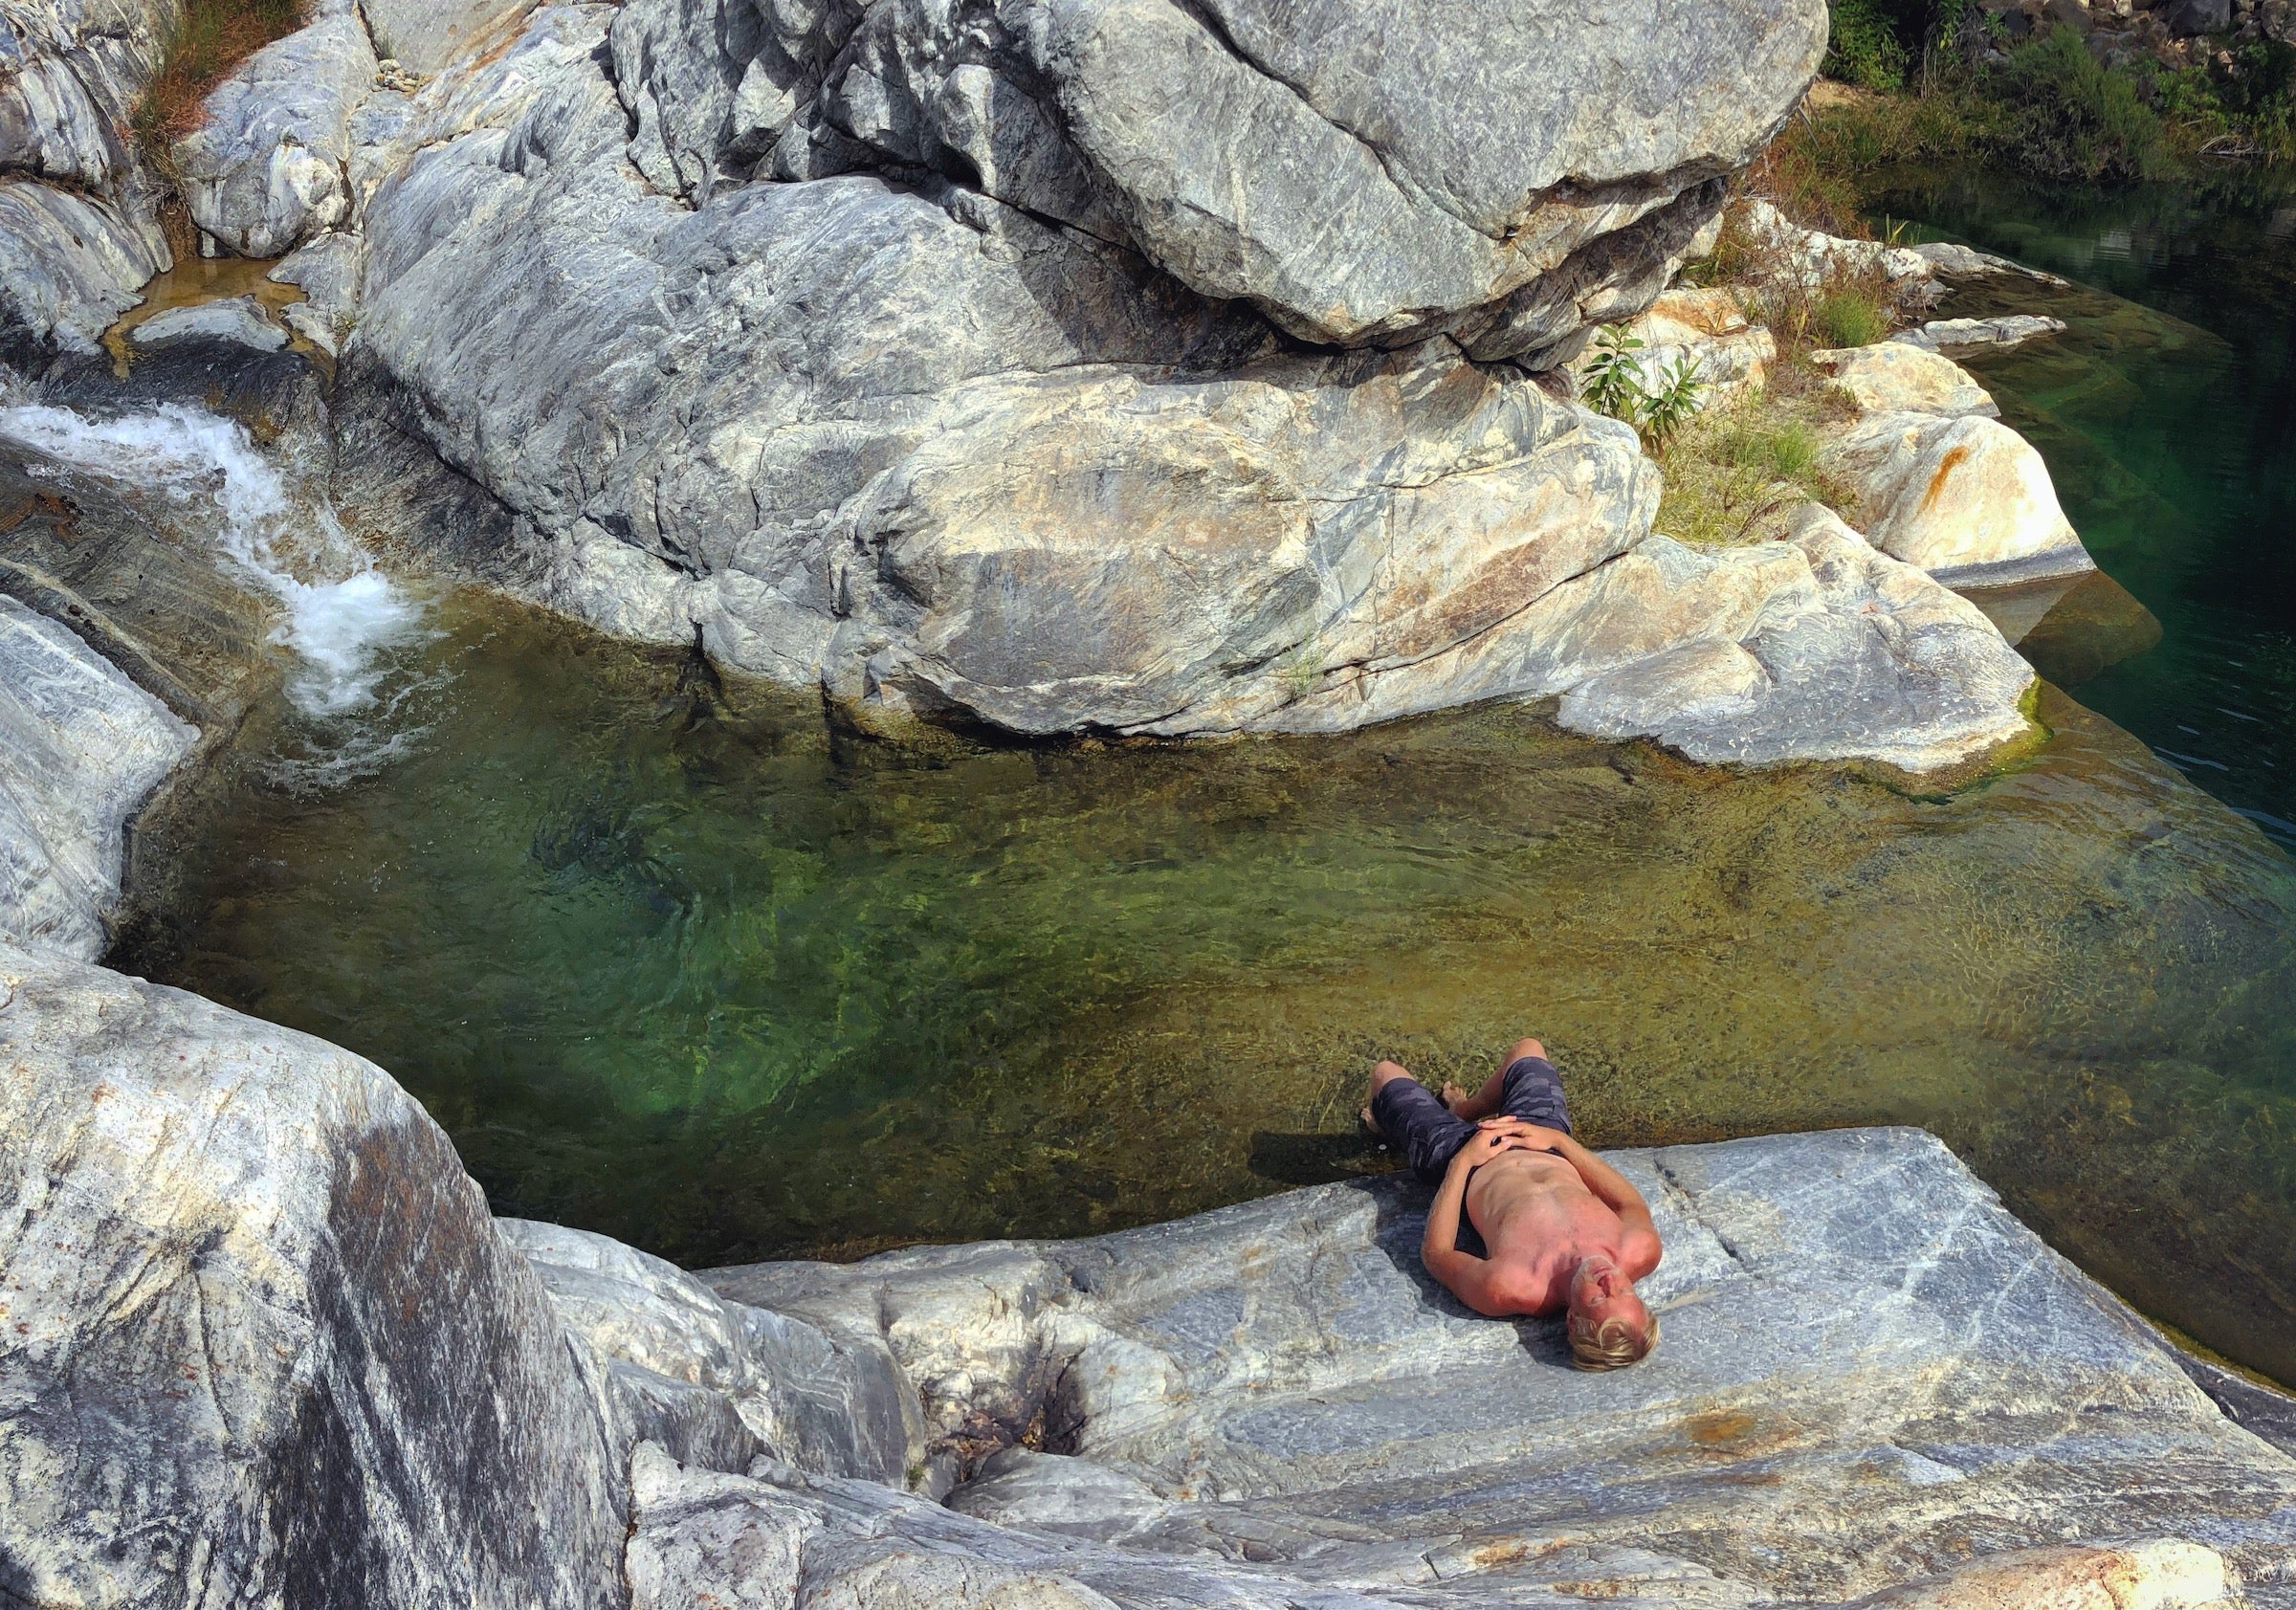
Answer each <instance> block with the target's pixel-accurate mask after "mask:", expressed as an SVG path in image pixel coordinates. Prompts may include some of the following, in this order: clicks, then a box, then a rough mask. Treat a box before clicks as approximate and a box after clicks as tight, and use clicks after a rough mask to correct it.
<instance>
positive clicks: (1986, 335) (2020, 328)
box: [1889, 280, 2064, 352]
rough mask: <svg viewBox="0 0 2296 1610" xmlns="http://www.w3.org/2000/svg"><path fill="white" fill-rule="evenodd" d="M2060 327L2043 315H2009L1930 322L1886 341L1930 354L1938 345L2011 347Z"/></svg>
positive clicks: (2060, 325)
mask: <svg viewBox="0 0 2296 1610" xmlns="http://www.w3.org/2000/svg"><path fill="white" fill-rule="evenodd" d="M2056 283H2059V284H2063V283H2064V281H2062V280H2059V281H2057V282H2056ZM2063 329H2064V320H2062V319H2051V318H2049V317H2048V316H2046V315H2045V314H2039V313H2010V314H2003V315H2002V316H2000V317H1999V318H1998V319H1932V320H1930V321H1929V322H1928V323H1926V324H1923V325H1920V326H1919V327H1917V328H1915V329H1911V330H1901V331H1899V332H1898V333H1897V334H1896V335H1894V336H1891V337H1890V338H1889V339H1890V340H1891V341H1892V342H1899V343H1902V344H1904V345H1907V346H1916V347H1927V348H1928V349H1929V350H1931V351H1932V352H1934V351H1936V350H1937V349H1938V348H1939V347H1941V346H2015V345H2017V344H2018V343H2019V342H2028V341H2031V340H2032V339H2033V338H2034V337H2036V336H2053V335H2056V334H2057V333H2058V332H2059V331H2061V330H2063Z"/></svg>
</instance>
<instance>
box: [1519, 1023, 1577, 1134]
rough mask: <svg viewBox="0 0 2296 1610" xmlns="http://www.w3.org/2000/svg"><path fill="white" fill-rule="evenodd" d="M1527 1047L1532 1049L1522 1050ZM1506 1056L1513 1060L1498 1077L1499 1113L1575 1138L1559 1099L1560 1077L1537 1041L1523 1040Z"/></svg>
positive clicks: (1564, 1105) (1569, 1113)
mask: <svg viewBox="0 0 2296 1610" xmlns="http://www.w3.org/2000/svg"><path fill="white" fill-rule="evenodd" d="M1526 1046H1528V1047H1531V1048H1532V1049H1529V1050H1525V1049H1524V1047H1526ZM1508 1054H1509V1056H1510V1057H1511V1058H1512V1060H1511V1061H1510V1062H1509V1063H1508V1064H1507V1067H1506V1069H1505V1070H1503V1071H1502V1072H1501V1073H1500V1074H1499V1111H1500V1112H1502V1113H1504V1114H1507V1115H1508V1116H1509V1117H1511V1118H1520V1119H1522V1120H1523V1121H1524V1122H1525V1123H1531V1124H1544V1125H1545V1126H1546V1127H1547V1128H1549V1129H1558V1130H1560V1131H1562V1133H1563V1134H1565V1135H1576V1134H1578V1131H1577V1130H1575V1129H1573V1128H1572V1127H1571V1109H1570V1107H1569V1105H1568V1104H1567V1103H1566V1102H1565V1101H1564V1100H1563V1098H1562V1075H1561V1074H1560V1073H1558V1072H1556V1070H1555V1065H1554V1064H1553V1063H1551V1062H1549V1061H1548V1060H1547V1049H1546V1048H1545V1047H1544V1046H1541V1045H1539V1043H1538V1042H1537V1041H1536V1040H1523V1041H1519V1042H1517V1044H1516V1045H1515V1048H1514V1049H1513V1050H1512V1051H1511V1052H1509V1053H1508Z"/></svg>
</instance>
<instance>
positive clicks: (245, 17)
mask: <svg viewBox="0 0 2296 1610" xmlns="http://www.w3.org/2000/svg"><path fill="white" fill-rule="evenodd" d="M300 26H302V8H301V5H300V0H186V4H185V6H184V9H183V13H182V15H181V16H180V17H179V18H178V19H177V21H176V26H175V31H174V33H171V34H169V35H168V38H167V43H166V48H165V50H164V51H163V53H162V55H161V57H160V70H159V72H158V73H156V74H154V75H153V76H152V80H151V83H150V84H149V86H148V87H146V88H145V90H144V99H142V100H141V101H139V102H138V103H137V105H136V110H135V113H134V115H133V117H132V118H131V120H130V124H131V128H132V131H133V133H134V135H135V138H136V142H137V143H138V144H139V145H141V146H142V147H143V150H144V156H145V158H146V159H147V160H149V162H150V163H151V165H152V166H153V167H155V168H156V169H158V171H159V172H160V173H161V174H163V175H167V176H171V175H172V172H173V168H172V165H171V164H170V162H169V160H168V155H167V152H168V147H170V146H172V145H173V144H174V143H176V142H177V141H178V140H181V139H182V138H183V137H184V136H185V135H187V134H189V133H190V132H191V131H192V130H194V129H196V128H197V127H199V124H200V121H201V118H202V117H203V116H204V112H203V107H204V105H205V102H206V100H207V99H208V93H209V92H210V90H212V89H214V87H215V86H216V85H217V84H219V83H221V82H222V81H223V79H224V77H225V75H227V74H229V73H230V72H231V71H232V68H234V67H236V66H238V65H239V63H241V62H242V61H245V60H246V59H247V58H248V57H249V56H250V55H254V53H255V52H256V51H259V50H261V49H262V48H263V47H264V46H265V45H268V44H270V43H271V42H272V41H273V40H274V39H281V38H284V37H286V36H287V35H288V34H290V33H294V32H295V31H296V30H297V29H298V28H299V27H300Z"/></svg>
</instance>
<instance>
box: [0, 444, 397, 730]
mask: <svg viewBox="0 0 2296 1610" xmlns="http://www.w3.org/2000/svg"><path fill="white" fill-rule="evenodd" d="M0 434H4V435H7V436H12V437H14V438H15V439H16V440H18V441H20V442H23V443H24V444H26V445H27V446H30V447H33V448H36V449H37V450H39V451H40V452H44V453H46V454H48V455H49V456H50V457H51V458H53V459H55V460H57V461H58V462H61V463H64V464H68V465H70V466H71V467H72V468H73V469H75V470H78V471H82V472H85V473H87V474H94V475H99V476H101V477H103V478H105V479H107V480H109V481H112V482H114V483H116V484H118V485H120V486H121V487H122V488H123V489H125V490H127V491H129V492H131V493H137V494H143V495H145V496H157V497H158V498H160V499H161V500H163V501H164V503H166V505H168V506H169V507H170V508H171V509H172V510H175V511H180V512H181V513H182V515H184V516H188V519H185V520H183V521H181V522H180V523H182V524H184V525H186V526H188V527H189V528H190V529H188V530H187V531H186V533H185V534H186V535H188V536H194V537H196V536H201V535H204V536H205V537H206V538H207V539H208V540H211V541H212V542H213V543H214V546H215V548H216V551H217V552H218V553H219V554H220V555H221V556H222V558H223V560H224V562H226V563H227V564H228V565H229V566H230V567H231V568H232V569H233V570H235V571H237V572H239V573H240V574H241V575H243V576H245V577H246V578H247V579H248V580H249V581H251V582H252V583H254V584H255V585H256V586H257V587H259V588H260V589H261V590H262V591H263V592H265V593H268V594H269V595H270V596H271V597H273V598H275V599H276V600H277V601H278V603H279V605H280V606H281V610H282V612H281V616H280V619H279V621H278V624H277V625H276V627H274V628H273V629H272V633H271V638H272V641H273V642H274V643H276V644H278V645H280V646H282V647H284V648H285V649H287V650H288V651H290V652H291V653H292V654H293V656H294V669H293V670H292V671H291V672H290V673H289V675H288V681H287V696H288V699H289V701H290V703H291V704H292V705H293V707H294V709H295V710H296V711H297V712H298V714H299V715H301V716H302V717H307V718H308V719H309V721H310V722H311V723H313V724H316V725H321V726H327V727H336V728H343V729H345V730H343V731H342V732H339V733H337V734H336V735H335V739H334V741H333V742H331V743H329V744H328V745H326V747H327V748H329V749H330V750H332V751H334V759H335V761H338V762H340V761H346V760H349V759H350V758H351V754H350V752H352V751H357V752H358V753H359V754H361V755H362V756H364V759H366V760H370V761H371V760H374V759H378V758H380V752H381V750H386V749H395V747H396V744H395V743H394V742H393V741H391V739H386V738H384V737H383V736H382V735H381V734H379V733H375V732H368V733H363V734H361V733H355V732H354V731H353V730H351V729H356V728H361V727H369V726H373V725H375V724H377V723H378V722H380V721H382V720H383V719H385V718H386V717H388V716H389V715H390V714H391V713H392V710H391V707H392V706H394V705H396V704H397V703H398V702H399V701H400V700H399V698H397V697H390V696H386V695H385V693H384V692H383V688H384V683H385V680H386V676H387V675H388V673H389V672H390V670H391V666H392V652H393V651H394V650H401V649H404V648H406V647H408V646H409V645H411V644H414V643H417V642H419V641H421V640H422V639H423V638H425V637H426V636H427V635H429V630H428V627H427V617H428V615H429V609H428V607H427V606H426V605H425V603H424V602H423V601H422V600H421V599H418V598H416V597H414V596H413V595H411V594H409V593H408V591H407V590H406V589H405V588H404V587H402V586H401V585H399V584H397V583H395V582H393V581H392V580H391V579H390V578H389V577H387V576H386V575H384V574H383V572H382V571H380V570H378V569H376V568H375V563H374V560H373V558H372V556H370V555H369V554H367V553H366V551H365V550H364V549H363V548H362V547H361V546H360V545H359V543H358V542H357V541H356V540H354V539H353V538H352V537H351V536H350V534H349V533H347V532H346V531H344V530H343V529H342V523H341V522H340V521H339V520H338V519H337V518H335V511H334V509H333V508H332V507H331V506H329V504H328V503H327V501H326V499H325V497H324V496H320V495H316V494H304V495H301V496H298V489H296V488H293V487H291V486H290V484H289V482H288V479H287V477H286V476H284V475H283V474H281V473H280V471H279V469H278V467H277V466H276V464H274V463H273V462H272V461H271V460H270V459H269V458H268V457H266V456H265V455H264V453H263V452H261V450H259V449H258V448H257V447H256V446H255V444H254V440H253V439H252V438H251V437H250V436H249V435H248V433H247V430H246V429H245V428H244V427H243V426H241V425H240V424H239V423H238V422H237V421H235V420H231V419H226V418H224V417H222V416H221V415H219V414H215V413H212V412H210V411H209V410H208V409H206V408H194V407H188V406H184V405H180V404H166V405H163V406H161V407H158V408H151V409H148V410H142V411H137V412H131V413H123V414H119V415H115V416H112V417H108V418H92V417H90V416H88V415H86V414H82V413H80V412H78V411H77V410H75V409H72V408H56V407H51V406H46V405H22V406H16V407H7V408H0ZM169 523H171V524H175V523H179V522H178V521H175V520H171V521H170V522H169ZM403 693H404V690H401V695H402V696H403ZM400 736H405V735H400ZM357 769H364V766H361V767H358V768H357Z"/></svg>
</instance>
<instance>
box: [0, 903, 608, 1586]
mask: <svg viewBox="0 0 2296 1610" xmlns="http://www.w3.org/2000/svg"><path fill="white" fill-rule="evenodd" d="M0 1003H4V1004H0V1063H4V1064H5V1065H6V1066H7V1068H8V1069H9V1077H8V1078H7V1079H6V1080H0V1181H4V1189H5V1192H6V1198H7V1201H8V1202H9V1204H10V1206H9V1211H8V1213H7V1214H6V1216H5V1219H4V1220H0V1269H5V1270H6V1276H5V1290H4V1292H0V1301H4V1302H5V1305H6V1310H7V1321H8V1322H7V1324H6V1326H5V1327H4V1328H0V1584H4V1585H5V1590H6V1593H7V1596H8V1597H9V1598H10V1599H13V1600H17V1601H21V1602H24V1603H30V1604H73V1605H85V1606H121V1607H123V1610H124V1607H126V1606H136V1607H138V1610H166V1607H170V1606H179V1605H180V1606H187V1607H188V1606H192V1605H212V1604H219V1603H231V1604H244V1605H251V1606H276V1607H279V1610H326V1607H331V1606H344V1607H348V1606H384V1605H417V1604H439V1605H445V1604H454V1605H548V1606H552V1607H554V1610H557V1607H563V1610H583V1607H590V1606H595V1607H600V1610H604V1607H606V1606H610V1605H614V1604H617V1603H618V1602H620V1601H621V1599H622V1598H623V1593H622V1588H621V1580H620V1577H621V1573H620V1556H621V1549H622V1537H623V1513H624V1498H623V1481H622V1474H621V1471H620V1470H619V1469H618V1468H616V1467H614V1466H613V1465H611V1464H610V1463H609V1461H608V1458H607V1438H606V1433H605V1428H604V1426H603V1425H602V1423H601V1422H600V1420H599V1418H598V1415H597V1413H596V1410H595V1407H594V1403H593V1400H592V1398H591V1396H590V1391H589V1389H588V1388H587V1387H586V1386H585V1382H584V1380H583V1378H582V1372H583V1371H584V1369H585V1367H586V1360H587V1357H588V1355H587V1353H586V1351H585V1350H584V1349H582V1348H580V1347H579V1346H577V1345H575V1344H573V1343H572V1342H571V1340H570V1338H569V1337H568V1335H567V1334H566V1333H565V1331H564V1330H563V1327H562V1326H561V1324H560V1323H559V1321H558V1319H557V1316H556V1314H555V1313H554V1312H553V1311H552V1309H551V1307H550V1303H549V1299H548V1298H547V1297H546V1296H545V1295H544V1294H543V1291H542V1288H541V1283H540V1281H538V1280H537V1279H536V1277H535V1275H534V1273H533V1271H532V1270H531V1269H530V1268H528V1267H527V1265H526V1263H525V1261H524V1260H523V1259H522V1258H521V1257H519V1255H518V1253H516V1252H515V1251H513V1250H512V1249H511V1248H510V1247H508V1246H505V1245H504V1244H503V1242H502V1240H501V1239H500V1238H499V1236H497V1233H496V1230H495V1226H494V1224H493V1221H492V1220H490V1219H489V1218H488V1217H487V1213H486V1204H485V1202H484V1200H483V1199H482V1197H481V1196H480V1194H479V1191H478V1188H477V1186H476V1185H475V1184H473V1183H472V1182H471V1180H469V1178H468V1177H467V1176H465V1175H464V1174H463V1172H462V1170H461V1167H460V1165H459V1164H458V1162H457V1161H456V1159H455V1157H454V1151H453V1146H452V1145H451V1144H450V1143H449V1142H448V1140H447V1138H446V1136H445V1135H444V1134H442V1133H441V1132H440V1130H439V1129H438V1127H437V1125H435V1124H433V1123H432V1122H431V1119H430V1118H429V1117H428V1116H427V1115H425V1114H424V1113H423V1112H422V1110H421V1109H420V1108H419V1107H417V1106H416V1105H415V1104H414V1102H413V1100H412V1099H411V1098H409V1097H408V1095H407V1094H406V1093H405V1092H403V1091H401V1090H400V1089H399V1088H398V1086H396V1085H395V1084H393V1083H392V1082H391V1081H390V1079H389V1078H388V1076H387V1075H386V1074H385V1073H383V1072H382V1070H379V1069H377V1068H375V1067H373V1066H372V1065H370V1064H368V1063H365V1062H364V1061H362V1060H361V1059H359V1058H358V1057H355V1056H353V1055H351V1054H350V1053H349V1052H347V1051H342V1050H339V1049H337V1048H334V1047H332V1046H329V1045H326V1044H324V1043H322V1042H320V1041H318V1040H314V1039H311V1038H309V1037H308V1036H305V1035H301V1034H296V1033H293V1032H291V1031H289V1030H286V1029H282V1028H276V1027H273V1026H270V1025H268V1024H262V1023H257V1022H254V1021H253V1020H252V1019H248V1018H243V1017H240V1016H238V1015H237V1014H235V1013H232V1012H230V1011H227V1010H225V1009H224V1008H222V1007H220V1006H216V1005H213V1004H210V1003H208V1002H205V1001H202V1000H199V999H198V998H197V997H195V996H190V995H186V994H183V993H182V992H180V991H176V990H171V989H161V988H157V987H155V986H152V985H149V984H145V983H143V982H141V981H136V980H132V979H124V978H121V977H120V976H118V975H117V974H113V973H108V972H104V971H102V970H100V969H98V968H93V967H86V966H81V965H79V964H77V963H75V962H71V961H67V960H65V959H61V958H59V957H57V956H55V954H54V953H50V952H39V951H30V950H23V949H19V948H16V947H14V946H8V945H0Z"/></svg>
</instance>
